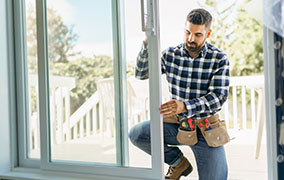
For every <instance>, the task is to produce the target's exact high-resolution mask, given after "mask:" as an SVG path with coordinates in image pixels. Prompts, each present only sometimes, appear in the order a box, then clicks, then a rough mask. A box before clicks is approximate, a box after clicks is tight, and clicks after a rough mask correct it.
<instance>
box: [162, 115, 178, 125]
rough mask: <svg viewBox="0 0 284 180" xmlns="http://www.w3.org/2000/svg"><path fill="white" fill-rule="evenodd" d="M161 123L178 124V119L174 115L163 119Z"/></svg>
mask: <svg viewBox="0 0 284 180" xmlns="http://www.w3.org/2000/svg"><path fill="white" fill-rule="evenodd" d="M163 121H164V122H165V123H174V124H178V123H179V118H178V117H177V116H176V115H174V116H169V117H164V118H163Z"/></svg>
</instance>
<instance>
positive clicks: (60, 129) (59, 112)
mask: <svg viewBox="0 0 284 180" xmlns="http://www.w3.org/2000/svg"><path fill="white" fill-rule="evenodd" d="M56 94H58V95H57V96H56V101H57V122H58V123H57V126H58V138H57V140H58V143H59V144H60V143H62V142H63V108H62V107H63V98H62V88H61V87H60V88H59V89H58V90H57V93H56Z"/></svg>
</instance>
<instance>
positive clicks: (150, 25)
mask: <svg viewBox="0 0 284 180" xmlns="http://www.w3.org/2000/svg"><path fill="white" fill-rule="evenodd" d="M153 1H154V0H147V3H148V4H147V5H148V7H150V8H149V12H148V14H145V6H144V0H140V2H141V24H142V31H143V32H146V31H152V33H153V35H156V28H155V13H154V10H153V9H154V7H153V6H154V3H153ZM145 17H147V26H146V23H145ZM146 27H147V28H146Z"/></svg>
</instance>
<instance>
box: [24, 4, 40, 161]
mask: <svg viewBox="0 0 284 180" xmlns="http://www.w3.org/2000/svg"><path fill="white" fill-rule="evenodd" d="M26 41H27V42H26V47H27V69H28V86H27V87H28V95H29V96H28V97H29V103H28V108H29V112H28V114H29V119H28V122H27V137H28V139H27V141H28V157H29V158H40V139H39V106H38V83H37V82H38V80H37V79H38V75H37V73H38V68H37V32H36V11H35V1H34V0H26Z"/></svg>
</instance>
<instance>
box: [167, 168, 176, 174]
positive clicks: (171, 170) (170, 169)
mask: <svg viewBox="0 0 284 180" xmlns="http://www.w3.org/2000/svg"><path fill="white" fill-rule="evenodd" d="M174 171H175V167H172V166H170V167H169V169H168V172H167V175H171V174H173V173H174Z"/></svg>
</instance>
